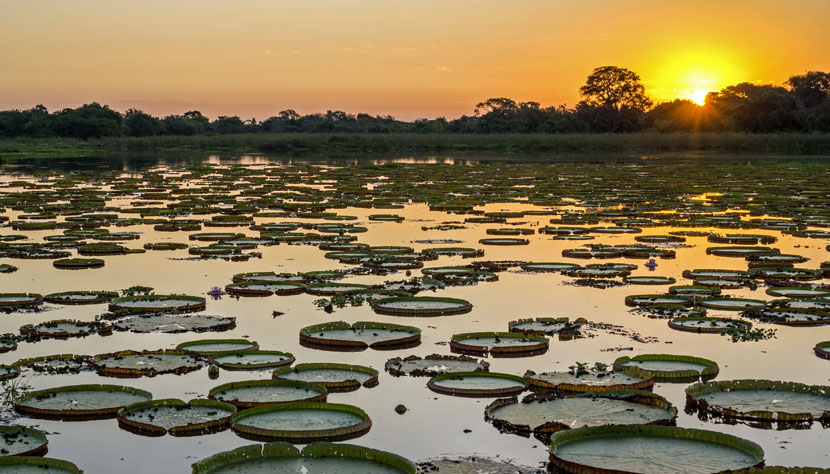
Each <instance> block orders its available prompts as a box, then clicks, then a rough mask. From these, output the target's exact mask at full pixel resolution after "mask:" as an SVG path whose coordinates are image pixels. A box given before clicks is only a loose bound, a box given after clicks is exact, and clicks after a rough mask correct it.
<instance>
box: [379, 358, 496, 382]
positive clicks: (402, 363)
mask: <svg viewBox="0 0 830 474" xmlns="http://www.w3.org/2000/svg"><path fill="white" fill-rule="evenodd" d="M385 368H386V371H387V372H389V374H391V375H393V376H395V377H400V376H403V375H409V376H411V377H435V376H437V375H440V374H445V373H449V372H487V371H489V370H490V363H489V362H486V361H483V360H478V359H474V358H472V357H468V356H465V355H460V356H451V355H441V354H431V355H428V356H425V357H418V356H414V355H413V356H409V357H404V358H400V357H394V358H392V359H389V360H388V361H386V365H385Z"/></svg>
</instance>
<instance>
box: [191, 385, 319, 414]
mask: <svg viewBox="0 0 830 474" xmlns="http://www.w3.org/2000/svg"><path fill="white" fill-rule="evenodd" d="M326 394H327V391H326V387H323V386H321V385H311V384H309V383H306V382H300V381H296V380H246V381H242V382H231V383H226V384H222V385H219V386H217V387H214V388H212V389H211V390H210V392H208V398H210V399H211V400H218V401H220V402H225V403H230V404H231V405H235V406H237V407H239V408H250V407H255V406H259V405H265V404H269V403H292V402H317V401H325V400H326Z"/></svg>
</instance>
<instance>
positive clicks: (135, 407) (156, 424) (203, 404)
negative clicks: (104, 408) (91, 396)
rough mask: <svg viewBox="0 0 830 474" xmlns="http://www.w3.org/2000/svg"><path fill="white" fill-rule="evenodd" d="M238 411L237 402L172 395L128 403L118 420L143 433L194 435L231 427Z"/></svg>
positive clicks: (121, 423) (127, 427) (124, 426)
mask: <svg viewBox="0 0 830 474" xmlns="http://www.w3.org/2000/svg"><path fill="white" fill-rule="evenodd" d="M235 412H236V407H235V406H233V405H231V404H228V403H222V402H217V401H214V400H200V399H195V400H190V401H189V402H183V401H181V400H177V399H175V398H168V399H164V400H151V401H147V402H139V403H133V404H131V405H127V406H126V407H124V408H122V409H121V410H119V411H118V423H119V425H121V426H122V427H123V428H126V429H129V430H131V431H137V432H138V433H140V434H148V435H157V436H161V435H163V434H165V433H170V434H171V435H173V436H181V435H194V434H201V433H212V432H214V431H218V430H222V429H224V428H227V427H228V426H229V425H230V421H231V416H233V414H234V413H235Z"/></svg>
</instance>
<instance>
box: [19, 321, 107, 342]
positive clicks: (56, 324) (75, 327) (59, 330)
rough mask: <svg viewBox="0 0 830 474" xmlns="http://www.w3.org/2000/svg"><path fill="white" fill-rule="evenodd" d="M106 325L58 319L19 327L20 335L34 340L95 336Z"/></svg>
mask: <svg viewBox="0 0 830 474" xmlns="http://www.w3.org/2000/svg"><path fill="white" fill-rule="evenodd" d="M105 326H106V325H105V324H104V323H102V322H98V321H74V320H70V319H58V320H55V321H46V322H43V323H40V324H26V325H23V326H21V327H20V334H22V335H24V336H28V337H35V338H50V337H54V338H62V339H65V338H69V337H85V336H89V335H90V334H95V333H96V332H98V331H99V330H101V329H102V328H104V327H105Z"/></svg>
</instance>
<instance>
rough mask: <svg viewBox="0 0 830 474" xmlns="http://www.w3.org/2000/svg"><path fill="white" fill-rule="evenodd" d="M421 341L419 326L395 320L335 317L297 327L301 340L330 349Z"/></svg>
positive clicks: (401, 345) (384, 347)
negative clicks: (347, 320)
mask: <svg viewBox="0 0 830 474" xmlns="http://www.w3.org/2000/svg"><path fill="white" fill-rule="evenodd" d="M420 341H421V330H420V329H418V328H416V327H412V326H401V325H398V324H387V323H375V322H357V323H354V324H349V323H345V322H342V321H337V322H331V323H323V324H316V325H313V326H307V327H304V328H303V329H301V330H300V342H301V343H303V344H306V345H309V346H311V347H314V348H321V349H330V350H338V349H339V350H364V349H367V348H369V347H371V348H373V349H386V348H389V349H394V348H400V347H412V346H414V345H418V344H419V343H420Z"/></svg>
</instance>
